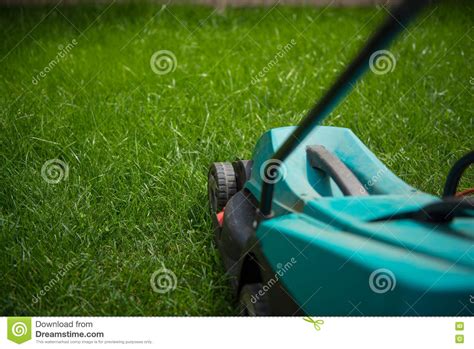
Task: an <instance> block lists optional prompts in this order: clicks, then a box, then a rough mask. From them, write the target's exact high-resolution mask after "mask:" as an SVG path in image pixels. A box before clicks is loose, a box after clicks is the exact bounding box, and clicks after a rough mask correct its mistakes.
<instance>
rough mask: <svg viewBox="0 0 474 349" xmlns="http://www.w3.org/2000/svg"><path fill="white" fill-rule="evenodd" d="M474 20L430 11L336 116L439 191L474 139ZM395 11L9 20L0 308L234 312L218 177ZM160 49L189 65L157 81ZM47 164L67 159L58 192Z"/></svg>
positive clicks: (75, 14) (301, 109) (2, 45)
mask: <svg viewBox="0 0 474 349" xmlns="http://www.w3.org/2000/svg"><path fill="white" fill-rule="evenodd" d="M473 10H474V7H473V5H472V3H470V2H469V1H466V2H462V3H461V2H456V3H455V4H449V3H442V4H440V5H438V7H437V8H431V9H429V10H428V11H426V12H425V13H424V15H423V16H421V17H420V18H418V20H417V21H416V22H415V23H413V24H412V25H411V26H410V27H409V28H408V31H407V32H405V33H404V34H403V35H402V36H401V37H400V38H399V40H398V41H397V42H396V43H395V44H394V45H393V46H392V47H391V48H390V52H391V53H392V54H393V56H394V58H395V64H394V66H393V67H392V71H391V72H388V73H386V74H382V75H379V74H374V73H372V72H369V73H368V74H367V75H366V76H365V77H364V78H363V80H362V81H361V82H360V83H359V84H357V86H356V88H355V90H354V91H353V92H352V94H351V95H350V96H349V98H347V99H346V100H345V101H344V103H343V104H342V105H340V106H339V107H338V108H337V109H336V110H335V111H334V112H333V113H332V114H331V117H330V118H329V119H328V120H327V121H326V122H325V124H327V125H337V126H343V127H348V128H351V129H352V130H353V131H354V132H355V133H356V134H357V135H358V136H359V137H360V138H361V140H362V141H363V142H365V143H366V144H367V145H368V146H369V147H370V148H371V149H372V151H373V152H374V153H375V154H376V155H377V156H378V157H379V158H380V159H381V160H383V161H384V162H385V163H386V164H388V165H389V167H390V168H391V169H392V170H393V171H394V172H395V173H396V174H397V175H399V176H400V177H401V178H403V179H404V180H406V181H407V182H408V183H410V184H412V185H414V186H416V187H418V188H420V189H422V190H424V191H427V192H430V193H434V194H440V193H441V191H442V186H443V183H444V180H445V177H446V175H447V172H448V169H449V167H450V166H451V165H452V164H453V163H454V161H455V160H456V159H457V158H459V157H460V156H462V155H463V154H464V153H466V152H467V151H468V150H470V148H471V147H472V143H473V142H472V140H473V138H472V134H473V130H474V128H473V104H472V97H473V96H472V94H473V91H474V68H473V65H472V59H473V51H474V42H473V40H474V31H473V24H474V21H473V19H474V16H473ZM385 16H387V12H386V10H385V9H384V8H375V7H373V8H328V9H323V8H319V9H315V8H285V7H274V8H251V9H229V10H227V11H226V12H225V13H223V14H219V13H213V10H212V9H211V8H205V7H173V6H172V7H161V6H160V5H156V6H152V5H142V6H138V5H123V4H122V5H117V4H114V5H112V6H110V7H109V6H108V5H101V6H92V5H90V6H80V7H74V6H69V7H68V6H65V7H57V8H53V7H32V8H10V9H6V8H3V9H1V10H0V32H1V36H2V37H1V40H0V59H1V64H0V77H1V78H0V136H1V137H0V243H1V248H2V253H1V254H0V280H1V281H0V289H1V292H0V294H1V297H0V311H1V313H2V315H13V314H15V315H21V314H23V315H25V314H28V315H234V314H237V310H236V307H235V303H233V298H232V293H231V290H230V288H229V286H228V280H227V279H226V277H225V274H224V269H223V267H222V265H221V261H220V257H219V254H218V253H217V251H216V248H215V246H214V243H213V240H212V233H211V231H212V229H211V222H210V219H209V216H208V206H207V189H206V182H207V169H208V166H209V164H210V163H211V162H213V161H225V160H234V159H236V158H242V159H249V158H251V154H252V149H253V147H254V144H255V143H256V141H257V140H258V138H259V136H260V135H261V134H262V133H263V132H265V131H266V130H268V129H270V128H273V127H278V126H284V125H293V124H296V123H297V122H298V121H299V120H301V118H302V117H303V115H304V114H305V112H306V111H307V110H308V108H309V107H310V106H311V105H312V103H313V102H314V101H315V100H316V99H317V98H318V97H320V96H321V95H322V94H323V92H324V90H325V89H326V88H327V87H328V86H329V85H330V83H331V82H332V81H333V80H334V78H335V77H336V76H337V74H338V73H339V72H341V70H342V69H343V68H344V66H345V64H346V63H348V62H349V61H350V59H351V57H353V56H354V54H355V53H356V52H357V49H358V48H359V47H360V46H361V45H362V44H363V43H364V41H365V40H366V38H367V37H368V35H369V34H370V33H371V32H372V31H373V30H374V29H375V28H376V26H377V24H379V23H380V22H381V20H382V19H383V18H384V17H385ZM293 42H294V43H295V44H293ZM289 43H290V46H291V47H290V48H289V49H286V48H288V46H287V45H288V44H289ZM285 47H286V48H285ZM162 50H167V51H170V52H171V53H172V54H173V55H174V56H175V57H176V65H174V66H172V67H171V71H170V72H168V73H166V74H156V73H155V72H154V71H153V69H152V68H151V65H150V59H151V57H152V55H153V54H154V53H155V52H157V51H162ZM65 51H67V52H65ZM282 52H283V53H282ZM58 57H59V58H58ZM51 62H53V64H52V63H51ZM163 62H164V63H167V61H163ZM163 62H162V63H163ZM46 67H47V68H48V69H46ZM154 67H155V70H157V66H156V65H155V66H154ZM160 69H164V68H163V66H161V68H160ZM173 69H174V70H173ZM159 72H160V73H161V72H163V71H159ZM259 73H262V74H260V75H259ZM258 76H260V77H259V78H258V79H256V77H258ZM55 159H56V160H55ZM48 160H55V161H56V162H57V161H58V160H59V161H60V165H61V166H62V167H61V168H60V170H62V171H63V172H62V174H63V175H64V176H63V178H61V177H56V179H58V183H53V182H54V181H55V178H53V179H51V178H52V177H54V175H57V174H58V173H56V174H55V173H53V172H51V173H48V172H47V171H46V167H47V165H48V163H47V161H48ZM42 168H45V171H43V175H42ZM66 170H67V171H66ZM66 172H67V173H66ZM471 179H472V176H471ZM463 183H464V182H463ZM471 184H472V181H471ZM466 185H467V184H466ZM162 268H166V269H167V270H170V271H172V272H173V273H174V275H175V276H176V284H175V286H176V287H175V288H174V289H171V290H170V291H169V292H167V293H163V294H162V293H157V292H154V290H153V288H152V287H151V284H150V278H151V276H152V274H153V273H154V272H155V271H157V270H160V269H162ZM52 280H56V281H54V282H52ZM172 281H173V280H172ZM40 292H41V293H40Z"/></svg>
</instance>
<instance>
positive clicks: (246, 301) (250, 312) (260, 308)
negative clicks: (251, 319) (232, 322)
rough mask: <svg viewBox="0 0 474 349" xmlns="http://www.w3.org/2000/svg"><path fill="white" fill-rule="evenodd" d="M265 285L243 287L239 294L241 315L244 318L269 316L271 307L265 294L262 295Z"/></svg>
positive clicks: (256, 284)
mask: <svg viewBox="0 0 474 349" xmlns="http://www.w3.org/2000/svg"><path fill="white" fill-rule="evenodd" d="M262 290H263V285H262V284H261V283H255V284H247V285H244V286H243V287H242V289H241V290H240V294H239V303H240V307H241V308H240V314H241V315H244V316H269V315H271V314H270V305H269V304H268V301H267V297H266V295H265V294H263V295H260V294H259V292H262Z"/></svg>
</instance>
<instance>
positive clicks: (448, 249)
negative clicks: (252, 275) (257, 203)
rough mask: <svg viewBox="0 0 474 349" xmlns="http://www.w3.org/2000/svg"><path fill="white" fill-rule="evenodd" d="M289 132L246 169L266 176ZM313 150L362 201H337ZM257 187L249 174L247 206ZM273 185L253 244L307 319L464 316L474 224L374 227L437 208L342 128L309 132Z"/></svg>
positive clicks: (269, 139)
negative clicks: (337, 166) (355, 185)
mask: <svg viewBox="0 0 474 349" xmlns="http://www.w3.org/2000/svg"><path fill="white" fill-rule="evenodd" d="M292 131H293V128H292V127H285V128H278V129H273V130H271V131H269V132H267V133H266V134H264V135H263V136H262V138H261V139H260V141H259V142H258V144H257V146H256V148H255V152H254V157H253V169H261V168H264V167H265V166H264V162H265V161H266V160H267V159H268V158H269V156H271V155H272V154H274V152H275V151H276V149H278V148H279V147H280V146H281V144H282V142H283V141H284V140H285V139H286V138H287V137H289V136H290V134H291V132H292ZM315 144H322V145H324V147H325V148H326V149H327V150H328V151H329V152H330V153H332V154H334V155H335V156H336V157H337V158H339V159H340V160H341V161H342V162H343V163H344V164H345V165H346V166H347V168H348V169H349V170H350V171H351V172H352V173H354V175H355V176H356V177H357V178H358V179H359V181H360V183H361V184H362V186H363V188H364V189H366V191H367V192H368V194H369V195H360V196H354V195H351V196H347V195H344V194H343V193H342V192H341V190H340V189H339V187H338V185H337V184H336V182H335V181H334V180H333V179H331V178H330V177H329V176H328V175H327V174H326V173H325V172H323V171H322V170H320V169H318V168H315V167H314V166H313V165H312V164H311V162H310V160H309V159H308V155H309V153H308V151H307V147H311V146H313V145H315ZM262 178H264V176H262V175H261V173H260V172H259V171H255V170H254V171H252V175H251V177H250V179H249V180H248V181H247V183H246V184H245V189H247V190H248V191H249V192H250V193H252V195H253V196H254V197H260V196H261V187H262ZM277 178H279V179H280V180H278V181H277V182H276V183H275V194H274V197H273V207H274V211H275V217H274V218H272V219H268V220H264V221H262V222H261V223H260V224H259V226H258V229H257V230H256V239H257V241H258V245H259V248H260V249H261V256H263V257H264V259H265V260H266V261H267V262H268V265H269V266H270V268H271V270H272V271H273V273H274V274H276V275H278V279H279V281H280V283H281V285H282V286H283V287H284V288H285V291H286V292H288V293H289V294H291V297H292V298H294V301H295V302H296V303H297V304H298V305H299V306H301V310H302V311H303V312H304V313H306V314H325V315H347V314H351V312H352V313H353V314H354V315H361V314H363V315H404V314H405V315H418V314H423V315H457V314H463V315H470V314H471V313H470V309H471V307H472V304H470V303H469V300H470V294H473V293H474V292H473V290H474V246H473V242H474V216H473V217H459V218H456V219H453V221H451V222H450V223H449V224H446V223H439V222H426V221H419V220H414V219H400V220H398V219H397V220H383V221H374V220H376V219H377V218H380V217H395V216H396V215H398V214H401V213H405V212H412V211H418V210H421V209H423V208H424V207H426V206H427V205H429V204H431V203H433V202H436V201H441V199H439V198H437V197H434V196H432V195H429V194H426V193H423V192H419V191H417V190H416V189H414V188H413V187H411V186H409V185H408V184H406V183H405V182H404V181H402V180H401V179H400V178H398V177H397V176H395V175H394V174H393V173H392V172H391V171H390V170H389V169H388V168H387V167H386V166H385V165H384V164H383V163H382V162H380V161H379V160H378V159H377V158H376V157H375V155H374V154H372V152H371V151H370V150H369V149H368V148H367V147H366V146H365V145H364V144H363V143H362V142H361V141H360V140H359V139H358V138H357V137H356V136H355V135H354V133H352V131H350V130H348V129H344V128H337V127H322V126H321V127H318V128H316V129H315V131H314V132H312V133H311V134H310V135H309V136H308V138H307V139H306V140H305V141H304V142H303V143H301V144H300V145H299V146H298V148H296V150H295V151H294V152H292V154H291V155H290V156H289V157H288V158H287V159H286V161H285V165H284V166H282V167H280V176H279V177H277ZM288 262H290V264H288ZM285 265H286V269H287V270H286V269H285V268H284V266H285ZM279 270H280V271H281V272H280V274H281V275H279V274H278V273H277V271H279ZM274 278H275V279H276V277H274ZM267 282H268V281H267ZM262 285H265V282H263V284H262ZM354 306H356V308H357V309H354ZM464 307H466V308H464ZM463 308H464V309H463ZM471 311H472V309H471ZM354 312H355V313H354Z"/></svg>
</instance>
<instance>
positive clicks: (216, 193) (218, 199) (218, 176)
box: [207, 162, 237, 216]
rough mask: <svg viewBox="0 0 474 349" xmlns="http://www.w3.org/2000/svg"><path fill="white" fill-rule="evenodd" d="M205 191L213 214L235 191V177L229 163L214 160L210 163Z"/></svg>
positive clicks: (220, 209)
mask: <svg viewBox="0 0 474 349" xmlns="http://www.w3.org/2000/svg"><path fill="white" fill-rule="evenodd" d="M207 192H208V195H209V207H210V209H211V214H212V215H214V216H215V215H216V214H217V213H219V212H221V211H222V209H223V208H224V207H225V205H226V204H227V201H229V199H230V198H231V197H232V196H233V195H234V194H235V193H236V192H237V179H236V177H235V171H234V168H233V167H232V164H231V163H228V162H214V163H213V164H212V165H211V167H210V168H209V175H208V178H207Z"/></svg>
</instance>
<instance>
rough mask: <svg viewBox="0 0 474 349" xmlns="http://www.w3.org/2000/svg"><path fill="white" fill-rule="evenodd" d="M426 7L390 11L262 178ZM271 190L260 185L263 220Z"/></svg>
mask: <svg viewBox="0 0 474 349" xmlns="http://www.w3.org/2000/svg"><path fill="white" fill-rule="evenodd" d="M428 3H429V1H428V0H405V1H403V2H402V3H401V4H400V5H399V6H398V7H396V8H395V9H394V10H392V11H391V16H388V18H387V19H386V20H385V22H384V23H383V24H382V26H381V27H380V28H379V30H378V31H376V32H375V34H374V35H373V36H372V37H371V39H370V40H369V41H368V42H367V44H366V45H365V46H364V47H363V48H362V50H361V51H360V52H359V54H358V55H357V57H356V58H355V59H354V60H353V61H352V63H351V64H350V65H349V66H348V67H347V68H346V70H345V71H344V72H343V73H342V74H341V75H340V76H339V78H338V79H337V80H336V82H335V83H334V85H332V87H331V88H330V89H329V90H328V92H327V93H326V94H325V95H324V97H323V98H322V99H321V100H320V101H319V102H318V103H317V104H316V105H315V106H314V107H313V108H312V109H311V110H310V111H309V113H308V114H307V116H306V117H305V118H304V119H303V120H302V121H301V122H300V124H299V125H298V127H297V129H296V130H295V131H294V132H293V133H292V134H291V135H290V136H289V137H288V139H287V140H286V141H285V143H283V145H282V146H281V147H280V148H279V149H278V150H277V151H276V153H275V154H274V155H273V156H272V159H274V160H276V161H272V162H271V163H270V162H269V164H268V165H267V168H265V170H264V171H263V173H264V174H265V175H267V174H269V173H271V171H272V169H271V168H270V167H274V166H275V163H276V164H277V166H278V164H281V163H282V162H283V161H285V159H286V158H287V157H288V155H290V154H291V152H292V151H293V150H294V149H295V148H296V146H297V145H298V144H299V143H300V142H302V141H303V139H304V138H305V137H306V136H307V135H308V134H309V133H310V132H311V131H312V130H313V129H314V128H315V127H316V126H317V125H319V124H320V123H321V121H322V120H324V118H325V117H326V116H327V115H329V113H330V112H331V111H332V110H333V109H334V108H335V107H336V105H337V104H338V102H339V101H340V100H341V99H342V98H343V97H344V96H346V95H347V94H348V93H349V91H350V90H351V89H352V86H353V84H354V83H355V82H356V81H357V79H358V78H359V77H360V76H361V75H362V74H363V73H364V71H365V70H366V69H367V68H368V67H369V61H370V57H371V56H372V54H374V52H376V51H378V50H381V49H383V48H384V47H387V46H388V45H389V44H390V42H391V41H392V40H393V39H394V38H395V36H396V35H397V34H398V33H399V32H401V31H402V30H403V28H404V27H405V26H406V25H407V23H408V22H409V20H410V19H411V18H413V17H414V16H415V15H416V14H417V13H419V12H420V11H421V10H422V9H423V8H424V7H425V6H426V5H427V4H428ZM273 189H274V183H273V181H271V180H264V181H263V183H262V196H261V198H260V214H261V215H262V216H263V217H271V210H272V200H273Z"/></svg>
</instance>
